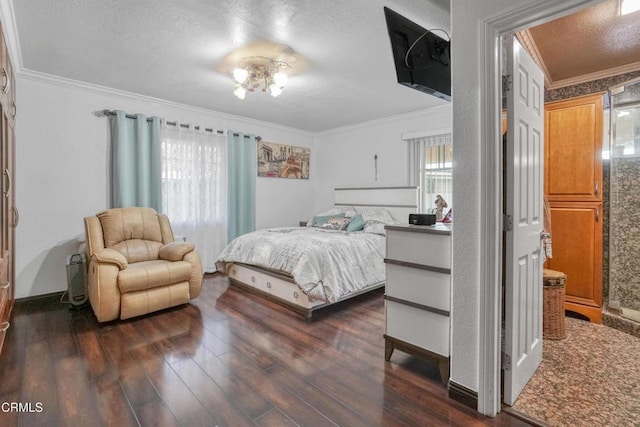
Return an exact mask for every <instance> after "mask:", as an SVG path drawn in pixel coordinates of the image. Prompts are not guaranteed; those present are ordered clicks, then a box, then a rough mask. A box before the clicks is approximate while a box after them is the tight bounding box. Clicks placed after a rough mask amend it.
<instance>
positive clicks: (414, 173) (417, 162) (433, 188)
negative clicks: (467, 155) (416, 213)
mask: <svg viewBox="0 0 640 427" xmlns="http://www.w3.org/2000/svg"><path fill="white" fill-rule="evenodd" d="M406 141H407V143H408V144H409V182H410V185H417V186H418V187H419V189H420V211H421V212H424V213H432V212H435V209H436V197H437V196H438V195H440V196H442V198H443V199H444V200H445V201H446V203H447V206H446V207H445V209H444V213H445V214H446V212H447V211H448V210H449V209H451V207H452V206H451V201H452V190H453V185H452V172H453V169H452V160H453V145H452V143H451V134H450V133H443V134H438V135H430V136H424V137H418V138H409V139H406Z"/></svg>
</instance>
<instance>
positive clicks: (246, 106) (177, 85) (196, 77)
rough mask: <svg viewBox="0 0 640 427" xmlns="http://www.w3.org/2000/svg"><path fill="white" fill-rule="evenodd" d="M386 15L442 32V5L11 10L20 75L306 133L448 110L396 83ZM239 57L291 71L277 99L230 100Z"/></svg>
mask: <svg viewBox="0 0 640 427" xmlns="http://www.w3.org/2000/svg"><path fill="white" fill-rule="evenodd" d="M383 6H388V7H390V8H392V9H394V10H396V11H397V12H399V13H401V14H402V15H404V16H406V17H407V18H409V19H411V20H413V21H415V22H417V23H419V24H420V25H422V26H423V27H426V28H433V27H437V28H445V29H449V12H448V0H431V1H425V0H389V1H385V2H383V1H380V0H348V1H347V0H321V1H317V0H316V1H313V0H302V1H296V0H235V1H228V0H227V1H211V0H184V1H179V2H178V1H173V0H136V1H130V0H109V1H105V0H56V1H51V0H29V1H16V0H14V1H13V8H14V13H15V20H16V27H17V32H18V38H19V44H20V50H21V56H22V67H23V69H25V70H31V71H35V72H41V73H46V74H51V75H55V76H61V77H65V78H69V79H74V80H79V81H83V82H88V83H93V84H97V85H101V86H106V87H110V88H115V89H120V90H124V91H128V92H134V93H138V94H142V95H147V96H152V97H156V98H160V99H164V100H169V101H174V102H178V103H183V104H187V105H192V106H196V107H202V108H206V109H210V110H215V111H222V112H225V113H229V114H234V115H239V116H244V117H250V118H253V119H258V120H263V121H268V122H272V123H277V124H281V125H285V126H291V127H295V128H298V129H304V130H308V131H314V132H317V131H322V130H327V129H332V128H336V127H340V126H345V125H349V124H353V123H359V122H363V121H368V120H373V119H378V118H382V117H388V116H392V115H397V114H402V113H407V112H411V111H416V110H422V109H425V108H430V107H433V106H438V105H443V104H445V103H446V102H445V101H443V100H440V99H438V98H435V97H433V96H430V95H427V94H424V93H421V92H418V91H415V90H413V89H409V88H406V87H404V86H401V85H399V84H397V82H396V77H395V69H394V65H393V60H392V55H391V47H390V43H389V38H388V35H387V30H386V26H385V19H384V13H383ZM239 48H243V49H245V51H246V52H248V53H250V54H261V53H262V54H270V55H271V54H274V55H284V56H285V57H286V59H287V60H288V61H290V62H291V63H292V64H291V65H292V69H291V72H290V73H289V74H290V78H289V82H288V84H287V87H286V88H285V89H284V91H283V93H282V95H280V97H278V98H272V97H270V96H269V95H266V94H263V93H253V94H248V95H247V98H246V99H245V100H244V101H241V100H239V99H237V98H235V97H234V96H233V94H232V90H233V84H232V81H231V79H230V76H229V74H228V71H229V69H230V67H231V62H232V61H231V60H232V59H233V57H234V56H233V52H234V50H236V49H239Z"/></svg>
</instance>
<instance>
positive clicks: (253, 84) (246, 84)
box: [232, 56, 291, 99]
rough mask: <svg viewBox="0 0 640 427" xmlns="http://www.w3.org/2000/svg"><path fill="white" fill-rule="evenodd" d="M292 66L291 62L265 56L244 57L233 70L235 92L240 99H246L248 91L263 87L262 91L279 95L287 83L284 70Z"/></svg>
mask: <svg viewBox="0 0 640 427" xmlns="http://www.w3.org/2000/svg"><path fill="white" fill-rule="evenodd" d="M289 68H291V67H290V66H289V64H287V63H286V62H283V61H278V60H275V59H271V58H266V57H263V56H251V57H247V58H243V59H242V60H241V61H240V62H239V63H238V68H235V69H234V70H233V72H232V77H233V80H234V81H235V86H236V88H235V90H234V91H233V93H234V94H235V95H236V96H237V97H238V98H240V99H244V97H245V95H246V94H247V91H248V92H254V91H255V90H256V89H258V88H261V89H262V90H261V91H262V92H266V93H269V94H270V95H271V96H274V97H275V96H278V95H280V94H281V93H282V89H283V88H284V86H285V84H286V83H287V75H286V74H284V73H283V72H282V70H283V69H284V70H286V69H289Z"/></svg>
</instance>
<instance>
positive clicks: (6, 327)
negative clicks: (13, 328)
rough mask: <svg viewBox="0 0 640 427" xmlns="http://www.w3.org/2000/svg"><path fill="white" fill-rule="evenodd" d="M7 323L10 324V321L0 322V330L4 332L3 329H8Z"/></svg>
mask: <svg viewBox="0 0 640 427" xmlns="http://www.w3.org/2000/svg"><path fill="white" fill-rule="evenodd" d="M9 325H10V323H9V322H3V323H0V332H4V331H6V330H7V329H9Z"/></svg>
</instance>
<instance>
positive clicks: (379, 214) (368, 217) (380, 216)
mask: <svg viewBox="0 0 640 427" xmlns="http://www.w3.org/2000/svg"><path fill="white" fill-rule="evenodd" d="M358 213H359V214H360V215H362V219H364V222H365V231H366V223H367V222H369V221H375V222H380V223H382V224H395V223H396V222H397V221H396V220H395V218H393V215H391V212H389V211H388V210H386V209H384V208H364V209H360V210H359V211H358Z"/></svg>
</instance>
